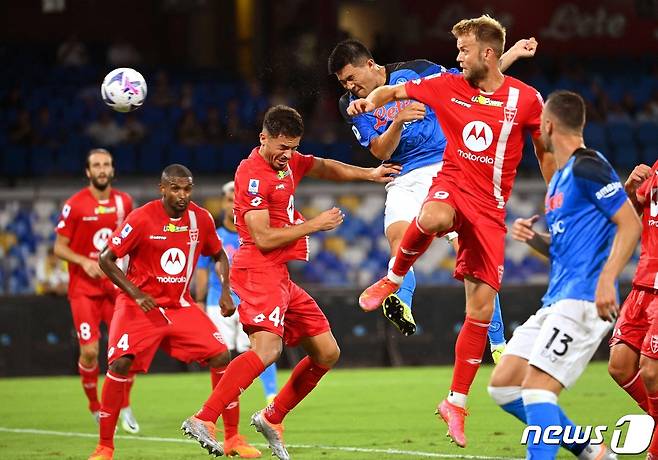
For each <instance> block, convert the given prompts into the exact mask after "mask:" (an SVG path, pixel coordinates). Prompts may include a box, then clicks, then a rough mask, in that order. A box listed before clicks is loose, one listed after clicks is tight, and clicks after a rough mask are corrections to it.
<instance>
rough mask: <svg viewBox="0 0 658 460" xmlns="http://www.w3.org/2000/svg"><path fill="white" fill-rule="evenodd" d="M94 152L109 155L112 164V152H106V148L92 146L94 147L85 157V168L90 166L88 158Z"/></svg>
mask: <svg viewBox="0 0 658 460" xmlns="http://www.w3.org/2000/svg"><path fill="white" fill-rule="evenodd" d="M96 153H102V154H103V155H107V156H109V157H110V162H111V163H112V166H114V158H113V157H112V154H111V153H110V152H108V151H107V150H105V149H102V148H94V149H91V150H90V151H89V152H88V153H87V158H86V159H85V168H86V169H89V168H90V167H91V164H90V163H89V159H90V158H91V156H92V155H94V154H96Z"/></svg>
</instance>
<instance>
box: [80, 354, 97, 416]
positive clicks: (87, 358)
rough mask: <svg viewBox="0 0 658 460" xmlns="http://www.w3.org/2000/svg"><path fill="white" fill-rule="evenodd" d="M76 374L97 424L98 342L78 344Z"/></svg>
mask: <svg viewBox="0 0 658 460" xmlns="http://www.w3.org/2000/svg"><path fill="white" fill-rule="evenodd" d="M78 373H79V374H80V380H81V383H82V389H83V390H84V392H85V395H86V396H87V400H88V401H89V405H88V407H89V411H90V412H91V414H92V416H93V417H94V419H95V420H96V423H98V421H99V412H100V409H101V404H100V401H99V400H98V373H99V370H98V341H95V342H90V343H81V344H80V357H79V359H78Z"/></svg>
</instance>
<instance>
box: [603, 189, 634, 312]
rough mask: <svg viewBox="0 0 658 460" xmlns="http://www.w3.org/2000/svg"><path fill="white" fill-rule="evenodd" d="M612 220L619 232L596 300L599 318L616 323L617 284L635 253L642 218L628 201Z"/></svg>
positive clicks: (604, 268)
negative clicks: (618, 278)
mask: <svg viewBox="0 0 658 460" xmlns="http://www.w3.org/2000/svg"><path fill="white" fill-rule="evenodd" d="M611 220H612V221H613V222H614V223H615V224H616V225H617V232H616V234H615V239H614V241H613V243H612V249H611V250H610V255H609V256H608V260H607V261H606V263H605V265H604V266H603V270H602V271H601V275H600V276H599V281H598V283H597V285H596V300H595V301H596V308H597V309H598V311H599V317H601V319H604V320H605V321H614V320H615V318H616V317H617V314H618V313H619V305H618V303H617V288H616V287H615V282H616V280H617V277H618V276H619V274H620V273H621V271H622V270H623V268H624V266H625V265H626V263H627V262H628V260H629V259H630V258H631V255H632V254H633V251H635V246H636V245H637V242H638V240H639V239H640V235H641V234H642V223H641V222H640V218H639V217H638V216H637V213H636V212H635V209H633V206H631V203H630V202H628V201H626V203H624V204H623V205H622V206H621V208H619V210H618V211H617V212H616V213H615V214H614V215H613V216H612V218H611Z"/></svg>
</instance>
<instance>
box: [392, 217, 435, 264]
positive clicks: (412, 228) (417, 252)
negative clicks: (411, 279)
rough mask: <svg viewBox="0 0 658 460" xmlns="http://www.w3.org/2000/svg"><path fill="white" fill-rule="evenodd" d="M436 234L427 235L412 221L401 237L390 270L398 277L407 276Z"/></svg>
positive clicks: (415, 221) (427, 233)
mask: <svg viewBox="0 0 658 460" xmlns="http://www.w3.org/2000/svg"><path fill="white" fill-rule="evenodd" d="M435 236H436V234H434V233H429V232H426V231H424V230H423V229H421V228H420V225H419V224H418V222H417V220H416V219H414V220H413V221H412V222H411V224H410V225H409V227H407V231H406V232H405V233H404V237H402V241H401V242H400V247H399V248H398V252H397V254H396V255H395V263H394V264H393V267H392V268H391V270H392V271H393V273H395V274H396V275H398V276H404V275H406V274H407V272H408V271H409V269H411V266H412V265H413V264H414V263H415V262H416V260H417V259H418V258H419V257H420V256H422V255H423V253H424V252H425V251H427V248H429V247H430V244H432V241H434V237H435Z"/></svg>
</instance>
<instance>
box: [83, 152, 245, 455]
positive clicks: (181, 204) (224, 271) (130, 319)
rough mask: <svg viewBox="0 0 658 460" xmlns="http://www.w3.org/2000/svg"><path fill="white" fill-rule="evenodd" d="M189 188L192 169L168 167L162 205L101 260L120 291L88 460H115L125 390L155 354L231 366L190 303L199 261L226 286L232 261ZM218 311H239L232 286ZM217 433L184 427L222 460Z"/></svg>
mask: <svg viewBox="0 0 658 460" xmlns="http://www.w3.org/2000/svg"><path fill="white" fill-rule="evenodd" d="M192 188H193V181H192V173H190V171H189V169H187V168H186V167H185V166H182V165H178V164H174V165H170V166H167V167H166V168H165V169H164V171H163V172H162V177H161V180H160V193H161V195H162V199H160V200H154V201H151V202H149V203H147V204H145V205H144V206H142V207H141V208H138V209H136V210H135V211H133V213H132V214H130V215H129V216H128V218H127V219H126V222H125V223H124V225H123V226H121V227H120V228H119V229H117V230H116V231H115V232H114V233H113V234H112V235H111V237H110V240H109V242H108V245H107V247H106V248H105V249H104V250H103V252H102V253H101V255H100V267H101V268H102V269H103V271H104V272H105V273H106V274H107V276H108V277H109V278H110V280H112V282H113V283H114V284H116V285H117V286H118V287H120V288H121V291H120V293H119V295H118V297H117V301H116V309H115V314H114V318H113V320H112V324H111V326H110V338H109V341H108V352H107V357H108V363H109V369H108V371H107V374H106V379H105V382H104V384H103V396H102V406H101V423H100V441H99V444H98V446H97V447H96V450H95V451H94V453H93V454H92V455H91V456H90V457H89V458H90V460H92V459H93V460H111V459H112V456H113V453H114V428H115V425H116V421H117V417H118V415H119V408H120V406H121V399H122V394H123V391H124V386H125V385H126V382H127V379H128V378H129V376H130V375H132V374H134V373H136V372H147V371H148V369H149V366H150V364H151V360H152V359H153V356H154V355H155V352H156V351H157V349H158V348H161V349H163V350H164V351H165V352H166V353H168V354H169V355H170V356H173V357H174V358H177V359H180V360H181V361H185V362H191V361H199V362H202V363H207V364H208V365H209V366H210V367H212V368H214V369H217V368H221V367H224V366H226V364H228V362H229V353H228V349H227V348H226V345H225V344H224V340H223V338H222V336H221V334H220V333H219V332H218V331H217V328H215V326H214V325H213V323H212V321H211V320H210V318H208V317H207V316H206V314H205V313H204V312H203V311H201V309H200V308H198V307H197V306H196V304H195V303H194V301H193V300H192V296H191V295H190V282H191V280H192V274H193V273H194V268H195V267H196V264H197V259H198V258H199V255H200V254H203V255H208V256H212V257H213V259H214V260H215V261H216V262H217V261H218V262H219V265H220V273H219V275H220V276H222V277H223V279H228V258H227V256H226V253H225V252H224V250H223V249H222V243H221V240H220V239H219V237H218V236H217V233H216V232H215V223H214V221H213V218H212V217H211V215H210V213H209V212H208V211H206V210H205V209H203V208H201V207H199V206H197V205H196V204H195V203H194V202H192V201H190V198H191V194H192ZM126 255H128V256H130V264H129V266H128V273H127V274H124V273H123V272H122V271H121V270H120V269H119V268H118V267H117V265H116V263H115V262H116V260H117V259H118V258H120V257H124V256H126ZM220 306H221V308H222V312H223V313H224V314H227V315H229V314H232V313H233V311H234V310H235V307H234V306H233V301H232V300H231V294H230V286H229V283H225V284H224V285H223V289H222V294H221V298H220ZM235 399H236V398H234V400H235ZM231 402H233V400H232V401H231ZM214 428H215V427H214V425H212V426H206V425H205V424H203V423H201V422H199V423H189V424H185V425H183V427H182V429H183V430H184V431H185V432H186V434H188V435H189V436H191V437H194V438H195V439H197V440H198V441H199V442H200V443H201V445H202V446H203V447H205V448H207V449H208V452H210V453H212V454H216V455H222V454H223V453H224V451H223V448H222V445H221V444H219V443H218V442H217V440H216V438H215V429H214Z"/></svg>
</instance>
